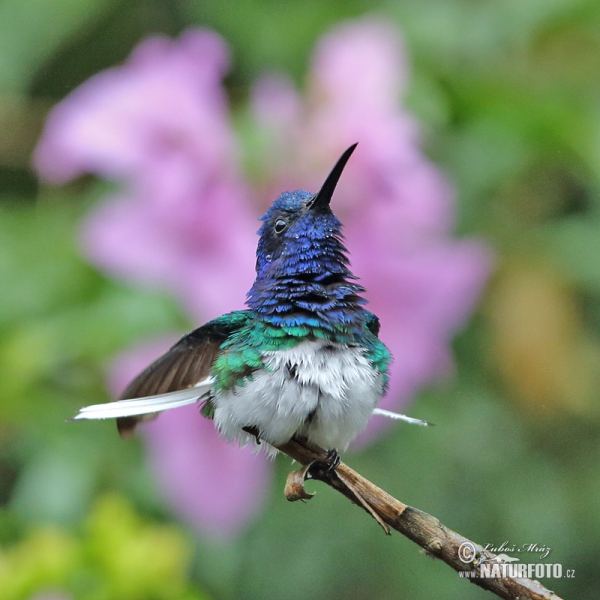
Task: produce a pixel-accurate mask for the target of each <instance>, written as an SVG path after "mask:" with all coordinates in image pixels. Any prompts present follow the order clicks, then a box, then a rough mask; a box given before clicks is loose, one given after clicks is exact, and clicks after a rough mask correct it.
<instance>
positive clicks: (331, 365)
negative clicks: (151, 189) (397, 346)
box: [74, 144, 426, 467]
mask: <svg viewBox="0 0 600 600" xmlns="http://www.w3.org/2000/svg"><path fill="white" fill-rule="evenodd" d="M355 148H356V144H354V145H353V146H350V148H348V149H347V150H346V151H345V152H344V153H343V154H342V156H341V157H340V159H339V160H338V161H337V163H336V165H335V166H334V168H333V170H332V171H331V173H330V174H329V176H328V177H327V179H326V180H325V183H324V184H323V187H322V188H321V189H320V190H319V191H318V192H317V193H316V194H311V193H309V192H306V191H295V192H284V193H283V194H281V195H280V196H279V197H278V198H277V199H276V200H275V201H274V202H273V205H272V206H271V208H269V210H268V211H267V212H266V214H265V215H264V216H263V217H262V218H261V219H262V221H263V224H262V227H261V228H260V230H259V232H258V233H259V235H260V240H259V242H258V249H257V252H256V279H255V281H254V284H253V286H252V288H251V289H250V291H249V292H248V297H247V302H246V304H247V306H248V309H247V310H241V311H235V312H231V313H228V314H225V315H223V316H221V317H219V318H217V319H214V320H213V321H210V322H209V323H207V324H206V325H204V326H202V327H200V328H198V329H196V330H194V331H192V332H191V333H189V334H187V335H186V336H184V337H183V338H182V339H181V340H180V341H179V342H178V343H176V344H175V345H174V346H173V347H172V348H171V349H170V350H169V351H168V352H167V353H166V354H164V355H163V356H161V357H160V358H159V359H158V360H156V361H155V362H154V363H153V364H151V365H150V366H149V367H148V368H147V369H146V370H145V371H143V372H142V373H141V374H140V375H138V377H136V378H135V379H134V380H133V382H132V383H131V384H130V385H129V386H128V387H127V389H126V390H125V392H124V393H123V396H122V398H123V399H122V400H120V401H117V402H111V403H107V404H98V405H94V406H88V407H86V408H83V409H81V410H80V412H79V413H78V414H77V415H76V416H75V417H74V419H107V418H116V419H117V425H118V428H119V431H120V433H121V434H127V433H130V432H132V431H133V429H134V428H135V426H136V424H137V423H138V422H139V421H142V420H144V419H147V418H148V417H149V416H154V415H155V413H158V412H161V411H164V410H169V409H172V408H177V407H180V406H184V405H186V404H192V403H195V402H201V403H202V408H201V413H202V415H203V416H204V417H208V418H211V419H214V421H215V425H216V427H217V429H218V431H219V433H220V434H221V435H222V436H223V437H224V438H226V439H227V440H230V441H236V442H240V443H245V442H248V441H251V440H253V439H255V438H254V436H253V435H251V433H248V431H249V430H250V431H251V432H253V433H254V434H255V436H256V439H259V440H263V441H265V442H267V443H268V444H273V445H275V446H277V445H281V444H285V443H286V442H288V441H289V440H290V439H291V438H292V437H294V436H297V437H302V438H305V439H307V440H308V441H309V442H311V443H313V444H316V445H318V446H321V447H323V448H325V449H328V450H330V457H331V466H333V467H335V465H336V464H337V462H339V455H338V453H337V451H338V450H345V449H346V448H347V447H348V444H349V443H350V442H351V441H352V440H353V439H354V438H355V437H356V436H357V435H358V434H359V433H360V432H361V431H363V430H364V429H365V427H366V426H367V423H368V421H369V419H370V418H371V416H372V415H373V414H379V415H383V416H387V417H392V418H397V419H402V420H405V421H409V422H413V423H419V424H423V425H425V424H426V423H425V422H424V421H419V420H418V419H411V418H410V417H405V416H404V415H399V414H397V413H391V412H389V411H385V410H382V409H378V408H377V405H378V403H379V401H380V399H381V397H382V396H383V395H384V394H385V391H386V389H387V383H388V366H389V364H390V362H391V355H390V353H389V351H388V349H387V348H386V346H385V345H384V344H383V343H382V342H381V341H380V340H379V338H378V333H379V319H378V318H377V317H376V316H375V315H374V314H373V313H371V312H369V311H368V310H366V309H365V308H364V305H365V304H366V300H365V299H364V298H362V297H361V295H360V294H361V293H362V292H364V291H365V290H364V288H363V287H362V286H361V285H359V284H358V283H357V282H356V277H355V276H354V275H353V274H352V272H351V271H350V269H349V260H348V257H347V250H346V248H345V247H344V244H343V243H342V234H341V223H340V222H339V220H338V219H337V217H336V216H335V215H334V214H333V212H332V211H331V208H330V201H331V198H332V195H333V192H334V190H335V187H336V185H337V182H338V180H339V178H340V176H341V174H342V171H343V170H344V167H345V166H346V163H347V161H348V159H349V158H350V155H351V154H352V152H353V151H354V149H355Z"/></svg>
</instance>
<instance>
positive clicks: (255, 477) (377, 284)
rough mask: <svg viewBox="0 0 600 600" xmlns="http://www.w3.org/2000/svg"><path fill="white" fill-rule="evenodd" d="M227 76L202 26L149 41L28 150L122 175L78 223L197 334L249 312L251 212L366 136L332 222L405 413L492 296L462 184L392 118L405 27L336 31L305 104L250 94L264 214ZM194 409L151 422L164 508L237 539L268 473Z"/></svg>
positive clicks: (122, 271)
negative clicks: (390, 361) (181, 311)
mask: <svg viewBox="0 0 600 600" xmlns="http://www.w3.org/2000/svg"><path fill="white" fill-rule="evenodd" d="M226 64H227V51H226V49H225V47H224V44H223V42H222V41H221V40H220V39H219V38H218V37H217V36H216V35H215V34H212V33H209V32H206V31H193V32H188V33H186V34H184V35H183V36H182V37H181V38H180V39H179V40H177V41H173V42H170V41H167V40H164V39H153V40H149V41H147V42H145V43H144V44H142V45H141V46H140V47H138V49H137V50H136V51H135V52H134V53H133V55H132V57H131V58H130V59H129V61H128V62H127V63H126V64H125V65H124V66H122V67H119V68H116V69H112V70H109V71H107V72H105V73H102V74H100V75H98V76H96V77H95V78H92V79H91V80H90V81H89V82H87V83H86V84H84V85H83V86H82V87H81V88H80V89H79V90H76V91H75V92H74V93H73V94H72V95H71V96H69V97H68V98H67V99H66V100H65V101H64V102H62V103H61V104H59V106H58V107H57V108H56V109H55V111H54V112H53V113H52V114H51V116H50V119H49V122H48V126H47V129H46V131H45V133H44V136H43V138H42V140H41V142H40V144H39V146H38V149H37V151H36V155H35V162H36V166H37V168H38V170H39V172H40V174H41V175H42V176H43V177H45V178H46V179H48V180H50V181H59V182H61V181H65V180H67V179H69V178H72V177H75V176H77V175H79V174H80V173H83V172H85V171H90V172H92V173H95V174H98V175H100V176H102V177H107V178H110V179H116V180H118V181H119V182H120V183H121V190H120V191H119V192H118V193H117V194H115V195H114V196H113V197H112V198H110V199H108V200H107V201H106V202H104V203H102V204H101V205H100V206H99V207H98V208H97V209H96V210H94V211H93V212H92V214H91V215H90V216H89V217H88V219H87V220H86V222H85V223H84V226H83V233H82V241H83V245H84V249H85V251H86V253H87V255H88V256H89V257H90V258H91V260H92V261H93V262H95V263H96V264H97V265H98V266H99V267H100V268H102V269H104V270H106V271H107V272H108V273H111V274H113V275H116V276H119V277H122V278H124V279H126V280H132V281H138V282H144V283H151V284H154V285H161V286H163V287H165V288H166V289H168V290H170V291H171V292H172V293H173V294H175V295H176V296H177V297H178V298H180V299H181V301H182V303H183V304H184V305H185V306H186V307H187V309H188V311H189V313H190V316H191V317H192V318H193V319H194V320H195V321H197V322H198V323H202V322H204V321H206V320H208V319H209V318H211V317H214V316H216V315H218V314H221V313H223V312H226V311H228V310H231V309H235V308H241V307H242V302H243V298H244V294H245V292H246V291H247V290H248V289H249V287H250V285H251V282H252V279H253V264H254V253H255V247H256V241H257V240H256V237H255V235H254V232H255V230H256V228H257V226H258V224H257V222H256V217H257V216H258V215H259V214H260V213H261V212H263V210H264V209H265V208H266V206H267V205H268V203H269V201H270V200H272V199H273V198H274V197H276V196H277V195H278V194H279V193H280V192H281V191H283V190H285V189H298V188H301V189H309V190H317V189H318V188H319V186H320V185H321V183H322V181H323V178H324V176H325V175H326V174H327V172H328V171H329V169H330V168H331V165H332V164H333V161H334V160H335V159H337V157H338V156H339V155H340V153H341V151H343V150H344V149H345V148H347V147H348V146H349V145H350V144H351V143H353V142H356V141H358V142H359V147H358V149H357V151H356V152H355V154H354V155H353V157H352V161H351V163H350V164H349V165H348V168H347V169H346V171H345V173H344V176H343V177H342V180H341V182H340V185H339V190H338V191H337V192H336V194H335V197H334V200H333V203H334V210H335V212H336V214H338V215H339V216H340V218H341V220H342V222H343V223H344V224H345V233H346V237H347V245H348V247H349V248H350V251H351V258H352V260H353V264H354V270H355V272H356V273H357V275H359V276H360V277H361V279H362V282H363V283H364V284H365V287H366V288H367V290H368V293H367V297H368V298H369V300H370V302H371V304H370V306H369V308H370V309H371V310H372V311H373V312H375V313H376V314H378V315H379V316H380V318H381V321H382V339H383V340H384V341H385V342H386V343H387V344H388V346H389V347H390V349H391V350H392V352H393V354H394V356H395V363H394V366H393V370H392V375H391V388H390V393H389V394H388V396H387V398H386V399H384V401H383V406H387V407H391V408H398V407H401V406H402V405H405V404H406V403H407V402H408V401H409V400H410V399H411V398H412V397H413V396H414V394H415V393H416V392H417V391H418V390H419V389H420V388H421V387H423V386H424V385H425V384H427V383H428V382H430V381H431V380H432V379H434V378H436V377H438V376H439V375H441V374H443V373H444V372H446V371H447V369H448V367H449V365H450V364H451V359H450V354H449V342H450V339H451V337H452V335H453V334H454V332H455V331H456V330H457V329H458V328H460V327H461V326H462V324H463V323H464V322H465V320H466V318H467V317H468V315H469V313H470V312H471V310H472V308H473V306H474V304H475V302H476V300H477V298H478V296H479V294H480V292H481V288H482V286H483V284H484V282H485V279H486V276H487V274H488V272H489V269H490V257H489V253H488V252H487V250H486V248H485V247H484V246H483V245H482V244H481V243H479V242H477V241H473V240H467V241H456V240H454V239H453V238H452V237H451V230H452V217H453V212H454V205H453V192H452V189H451V186H450V185H449V183H448V182H447V180H446V178H445V177H444V176H443V175H442V174H441V173H440V172H439V171H438V170H437V168H436V167H435V166H434V165H433V164H432V163H431V162H430V161H428V160H427V159H426V158H425V156H424V155H423V153H422V151H421V148H420V139H419V128H418V124H417V123H416V122H415V120H414V119H413V118H412V117H411V116H410V115H409V114H408V113H407V112H405V111H403V110H402V109H401V108H399V106H398V101H399V98H400V95H401V92H402V90H403V88H404V86H405V85H406V78H407V65H406V60H405V54H404V51H403V48H402V46H401V42H400V39H399V37H398V34H397V32H396V31H395V30H394V29H393V28H391V27H390V26H388V25H386V24H383V23H380V22H378V21H374V20H361V21H356V22H354V23H349V24H345V25H342V26H341V27H338V28H337V29H336V30H334V31H333V32H331V33H330V34H329V35H327V36H325V38H323V40H322V41H321V42H320V44H319V46H318V48H317V52H316V55H315V58H314V62H313V66H312V69H311V71H310V75H309V79H308V90H307V94H306V96H305V97H300V96H299V95H298V94H297V92H296V91H295V90H294V89H293V87H292V86H291V85H290V84H289V83H288V82H287V81H286V80H285V79H284V78H282V77H268V78H264V79H262V80H261V81H259V82H258V83H257V85H256V87H255V89H254V95H253V107H254V115H255V119H256V123H257V126H258V127H260V128H261V131H264V132H265V134H266V135H267V136H268V143H267V147H266V149H265V153H264V156H262V157H261V162H260V163H259V164H260V165H261V168H262V172H263V175H264V176H263V178H262V181H265V182H266V184H265V187H264V189H262V190H260V191H259V192H258V193H257V192H254V195H255V197H260V198H261V199H262V204H261V206H258V205H256V206H253V205H252V203H251V202H250V198H251V194H250V192H249V190H248V186H247V184H245V183H244V181H243V180H242V178H241V176H240V174H239V173H238V170H237V164H238V162H237V147H236V137H235V134H234V131H233V129H232V127H231V123H230V121H229V115H228V111H227V105H226V99H225V96H224V93H223V89H222V86H221V78H222V76H223V74H224V70H225V68H226ZM157 355H158V352H151V353H150V354H147V355H146V356H144V357H143V360H141V359H140V355H139V354H135V355H133V356H134V358H131V359H125V358H121V359H119V362H118V363H117V364H118V376H117V379H118V380H119V382H120V383H121V384H124V383H125V381H126V380H127V379H129V378H131V377H132V376H133V375H135V373H136V371H137V370H138V368H140V367H141V366H143V365H144V364H147V363H148V362H150V361H151V359H152V358H154V357H156V356H157ZM134 359H135V360H134ZM192 413H194V409H189V410H187V411H186V409H180V410H177V411H172V413H171V414H165V415H162V416H161V417H160V418H159V419H157V420H156V421H154V422H153V423H152V424H151V425H149V426H148V427H147V428H146V431H145V434H144V439H145V441H146V443H147V445H148V449H149V456H150V460H151V462H152V464H153V466H154V470H155V472H156V473H157V476H158V478H159V480H160V481H161V482H162V484H163V490H164V496H165V499H166V500H167V502H169V504H170V505H171V506H173V507H174V508H175V509H176V510H177V511H178V512H179V513H180V514H182V515H183V516H184V517H185V518H186V519H187V520H188V521H189V522H191V523H192V524H194V525H195V526H196V527H197V528H199V529H200V530H202V531H208V532H209V533H213V534H221V535H228V534H229V535H230V534H233V533H235V531H237V529H238V528H239V527H240V526H241V525H242V523H243V521H244V520H245V519H247V518H249V517H250V516H251V515H252V514H254V512H255V511H256V510H258V501H259V500H260V498H261V494H260V490H261V489H264V488H263V486H264V484H265V481H266V479H267V477H268V471H267V470H266V466H265V463H264V461H263V460H261V459H257V458H255V457H251V456H248V455H247V454H246V453H244V452H242V451H240V450H238V449H237V448H235V447H231V446H227V445H226V444H224V442H221V441H220V440H219V439H218V437H217V435H216V433H215V431H214V428H213V427H212V424H211V423H210V422H208V421H204V420H202V419H201V418H200V417H198V416H197V414H192ZM206 490H210V493H207V492H206ZM249 492H250V497H251V498H253V499H256V502H250V503H248V493H249Z"/></svg>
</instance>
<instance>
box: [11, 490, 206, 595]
mask: <svg viewBox="0 0 600 600" xmlns="http://www.w3.org/2000/svg"><path fill="white" fill-rule="evenodd" d="M192 549H193V546H192V543H191V541H190V540H189V539H187V538H186V536H185V535H184V534H183V533H182V532H181V530H180V529H178V528H177V527H175V526H172V525H156V524H151V523H147V522H144V521H143V520H142V519H141V518H140V517H139V516H138V515H137V514H136V513H135V512H134V511H133V509H132V507H131V506H130V505H129V503H128V502H127V501H126V500H124V499H123V498H122V497H121V496H118V495H114V494H111V495H106V496H102V497H101V498H99V499H98V501H97V502H96V504H95V507H94V508H93V510H92V512H91V513H90V514H89V516H88V517H87V518H86V520H85V522H84V524H83V528H82V531H81V532H79V533H78V534H75V535H74V534H68V533H67V532H66V531H64V530H61V529H59V528H57V527H55V526H49V525H46V526H42V527H39V528H36V529H35V530H33V531H31V532H30V533H29V534H28V535H26V537H25V538H24V539H23V540H22V541H21V542H19V543H18V544H16V545H13V546H12V547H10V548H6V549H3V548H1V547H0V588H1V589H2V594H3V597H4V598H5V599H6V600H26V599H27V598H31V597H33V596H35V595H36V594H40V597H41V594H43V593H48V594H49V593H52V594H59V595H60V597H65V598H69V597H72V598H78V599H79V598H80V599H81V600H121V599H123V598H148V599H156V600H204V599H205V598H206V596H205V595H204V594H202V593H201V592H199V591H198V590H195V589H193V588H192V587H191V586H190V584H189V583H188V582H187V571H188V570H189V567H190V562H191V557H192Z"/></svg>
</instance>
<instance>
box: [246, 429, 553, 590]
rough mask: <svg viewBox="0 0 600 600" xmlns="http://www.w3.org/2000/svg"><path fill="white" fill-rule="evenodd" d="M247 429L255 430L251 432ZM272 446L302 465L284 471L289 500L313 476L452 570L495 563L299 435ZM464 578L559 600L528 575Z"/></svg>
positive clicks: (303, 494)
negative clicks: (464, 551)
mask: <svg viewBox="0 0 600 600" xmlns="http://www.w3.org/2000/svg"><path fill="white" fill-rule="evenodd" d="M248 431H249V432H250V433H253V434H254V435H256V432H254V431H251V430H248ZM277 448H278V450H280V451H281V452H284V453H285V454H287V455H288V456H290V457H292V458H293V459H294V460H296V461H298V462H299V463H300V464H301V465H303V468H302V469H299V470H298V471H295V472H294V473H290V475H289V477H288V483H287V485H286V496H287V498H288V499H289V500H291V501H294V500H307V499H309V498H311V497H312V494H308V493H307V492H306V491H305V490H304V486H303V483H304V479H306V478H311V479H318V480H320V481H323V482H324V483H326V484H327V485H329V486H331V487H332V488H334V489H335V490H337V491H338V492H340V493H342V494H344V496H346V497H347V498H349V499H350V500H351V501H352V502H354V503H355V504H357V505H358V506H360V507H361V508H362V509H363V510H365V511H366V512H367V513H369V514H370V515H371V516H372V517H373V518H375V519H376V520H377V521H378V523H379V524H380V525H381V526H382V528H383V529H384V531H385V532H386V533H387V534H389V533H390V529H389V528H390V527H391V528H392V529H395V530H396V531H399V532H400V533H401V534H402V535H405V536H406V537H407V538H409V539H411V540H412V541H413V542H415V543H417V544H418V545H419V546H421V548H423V549H424V550H425V551H426V552H427V553H428V554H429V555H431V556H434V557H435V558H439V559H441V560H443V561H444V562H445V563H446V564H447V565H449V566H450V567H452V568H453V569H454V570H455V571H457V572H460V571H474V570H477V567H478V566H479V565H480V564H482V563H483V562H489V561H493V562H495V563H496V564H498V561H497V560H496V561H494V559H495V558H496V555H495V554H492V553H491V552H488V551H487V550H485V549H484V548H483V547H482V546H481V545H479V544H476V543H475V542H472V541H471V540H469V539H467V538H465V537H463V536H462V535H460V534H458V533H456V532H455V531H452V530H451V529H448V528H447V527H446V526H445V525H443V524H442V523H440V522H439V520H438V519H436V518H435V517H433V516H431V515H429V514H427V513H426V512H423V511H421V510H418V509H417V508H413V507H412V506H408V505H406V504H403V503H402V502H400V501H399V500H396V498H394V497H393V496H390V494H388V493H387V492H385V491H384V490H382V489H381V488H378V487H377V486H376V485H374V484H373V483H371V482H370V481H368V480H367V479H365V478H364V477H362V475H359V474H358V473H357V472H356V471H354V470H352V469H351V468H350V467H348V466H347V465H345V464H344V463H340V464H339V465H338V467H337V468H336V469H335V470H329V471H328V470H327V468H325V466H324V465H323V463H324V462H326V460H327V453H326V452H325V451H324V450H323V449H321V448H318V447H315V446H312V445H310V444H308V443H307V442H306V441H305V440H296V439H293V440H291V441H290V442H288V443H287V444H283V445H281V446H278V447H277ZM315 463H316V464H315ZM462 544H467V548H470V549H471V550H472V551H473V552H474V557H473V560H472V561H471V562H470V563H465V562H463V561H461V559H460V556H459V548H461V545H462ZM463 548H464V546H463ZM463 556H464V555H463ZM468 581H471V582H472V583H474V584H475V585H478V586H479V587H482V588H483V589H486V590H489V591H490V592H493V593H494V594H496V595H497V596H499V597H500V598H505V599H508V600H550V599H552V600H561V599H560V598H559V596H557V595H556V594H555V593H554V592H552V591H550V590H548V589H546V588H545V587H544V586H543V585H541V584H540V583H539V582H538V581H534V580H531V579H526V578H515V577H498V578H490V579H487V578H485V579H481V578H468Z"/></svg>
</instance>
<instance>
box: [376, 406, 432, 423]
mask: <svg viewBox="0 0 600 600" xmlns="http://www.w3.org/2000/svg"><path fill="white" fill-rule="evenodd" d="M373 414H374V415H379V416H380V417H387V418H388V419H395V420H397V421H406V423H412V424H413V425H423V426H425V427H428V426H430V425H433V423H429V422H428V421H421V419H415V418H413V417H407V416H406V415H401V414H400V413H396V412H392V411H391V410H385V409H384V408H376V409H375V410H374V411H373Z"/></svg>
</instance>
